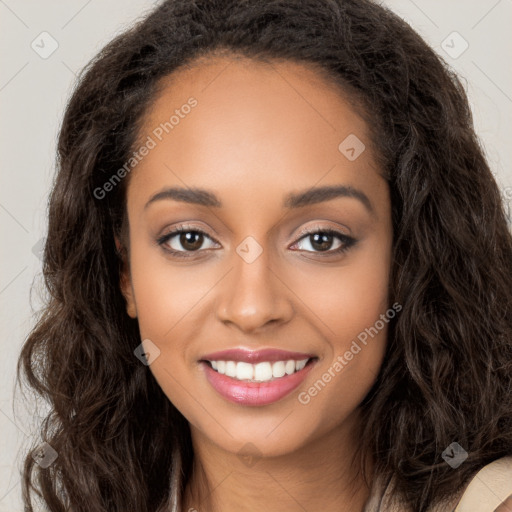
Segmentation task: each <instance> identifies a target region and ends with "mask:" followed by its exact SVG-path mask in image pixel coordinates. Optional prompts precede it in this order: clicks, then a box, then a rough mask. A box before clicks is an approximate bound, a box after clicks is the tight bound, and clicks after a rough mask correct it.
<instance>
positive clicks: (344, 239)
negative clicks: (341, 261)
mask: <svg viewBox="0 0 512 512" xmlns="http://www.w3.org/2000/svg"><path fill="white" fill-rule="evenodd" d="M182 233H198V234H201V235H204V236H205V237H208V238H210V239H211V240H213V241H214V242H216V243H218V242H217V240H215V239H214V238H212V237H211V236H209V235H208V233H206V232H204V231H203V230H201V229H198V228H196V227H193V226H187V225H179V226H176V227H175V228H174V229H173V230H172V231H170V232H169V233H166V234H165V235H162V236H160V237H159V238H157V240H156V242H157V244H158V245H159V246H161V247H162V249H163V250H164V251H165V252H167V253H170V254H171V255H172V256H173V257H174V256H175V257H178V258H191V257H193V256H194V255H195V253H198V252H200V250H197V251H176V250H174V249H169V248H167V247H165V244H166V243H167V242H168V241H169V240H171V239H172V238H174V237H175V236H176V235H180V234H182ZM318 233H321V234H324V235H332V236H335V237H336V238H338V239H339V240H340V242H341V243H342V245H341V246H340V247H339V248H338V249H335V250H329V251H306V252H313V253H315V254H319V255H321V256H324V255H325V256H332V255H335V254H344V253H345V252H347V251H348V250H349V249H350V248H351V247H353V246H354V245H355V244H356V243H357V240H356V239H355V238H352V237H350V236H348V235H345V234H344V233H341V232H339V231H336V230H334V229H331V228H319V227H315V228H306V229H304V230H302V231H301V232H300V233H299V238H298V239H297V241H296V242H295V243H294V244H293V245H295V244H297V243H298V242H300V241H301V240H302V239H303V238H306V237H307V236H309V235H315V234H318Z"/></svg>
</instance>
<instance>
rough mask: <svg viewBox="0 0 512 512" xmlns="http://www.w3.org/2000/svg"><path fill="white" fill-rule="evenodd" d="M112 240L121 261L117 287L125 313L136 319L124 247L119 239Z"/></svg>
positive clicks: (128, 266)
mask: <svg viewBox="0 0 512 512" xmlns="http://www.w3.org/2000/svg"><path fill="white" fill-rule="evenodd" d="M114 240H115V244H116V249H117V254H118V256H119V258H120V259H121V261H122V266H121V272H120V281H119V286H120V288H121V293H122V294H123V296H124V298H125V300H126V312H127V313H128V315H129V316H130V317H131V318H137V308H136V306H135V299H134V293H133V286H132V279H131V275H130V265H129V263H128V257H127V251H126V247H125V246H124V245H123V244H122V242H121V241H120V240H119V238H117V237H114Z"/></svg>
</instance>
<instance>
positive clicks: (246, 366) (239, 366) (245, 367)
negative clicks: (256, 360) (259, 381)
mask: <svg viewBox="0 0 512 512" xmlns="http://www.w3.org/2000/svg"><path fill="white" fill-rule="evenodd" d="M253 375H254V366H253V365H252V364H251V363H245V362H243V361H238V363H236V378H237V379H238V380H252V378H253Z"/></svg>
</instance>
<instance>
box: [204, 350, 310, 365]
mask: <svg viewBox="0 0 512 512" xmlns="http://www.w3.org/2000/svg"><path fill="white" fill-rule="evenodd" d="M312 357H316V356H315V355H313V354H305V353H303V352H288V351H287V350H278V349H274V348H267V349H263V350H248V349H244V348H232V349H229V350H221V351H219V352H213V353H211V354H207V355H205V356H203V357H201V361H242V362H245V363H252V364H255V363H261V362H264V361H269V362H276V361H288V360H290V359H293V360H295V361H302V360H304V359H310V358H312Z"/></svg>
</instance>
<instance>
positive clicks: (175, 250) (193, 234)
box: [157, 226, 215, 257]
mask: <svg viewBox="0 0 512 512" xmlns="http://www.w3.org/2000/svg"><path fill="white" fill-rule="evenodd" d="M208 241H210V246H207V247H204V245H205V243H206V242H208ZM214 242H215V241H214V240H213V239H212V238H211V237H210V236H208V235H207V234H206V233H205V232H204V231H202V230H200V229H197V228H189V227H187V226H178V227H177V228H176V229H174V230H173V231H171V232H170V233H167V234H165V235H163V236H161V237H160V238H158V239H157V243H158V245H160V246H162V248H163V249H164V250H165V251H167V252H169V253H171V254H173V255H175V256H178V257H181V256H184V257H187V256H188V254H187V253H195V252H200V249H211V248H213V247H214V245H215V243H214Z"/></svg>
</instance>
